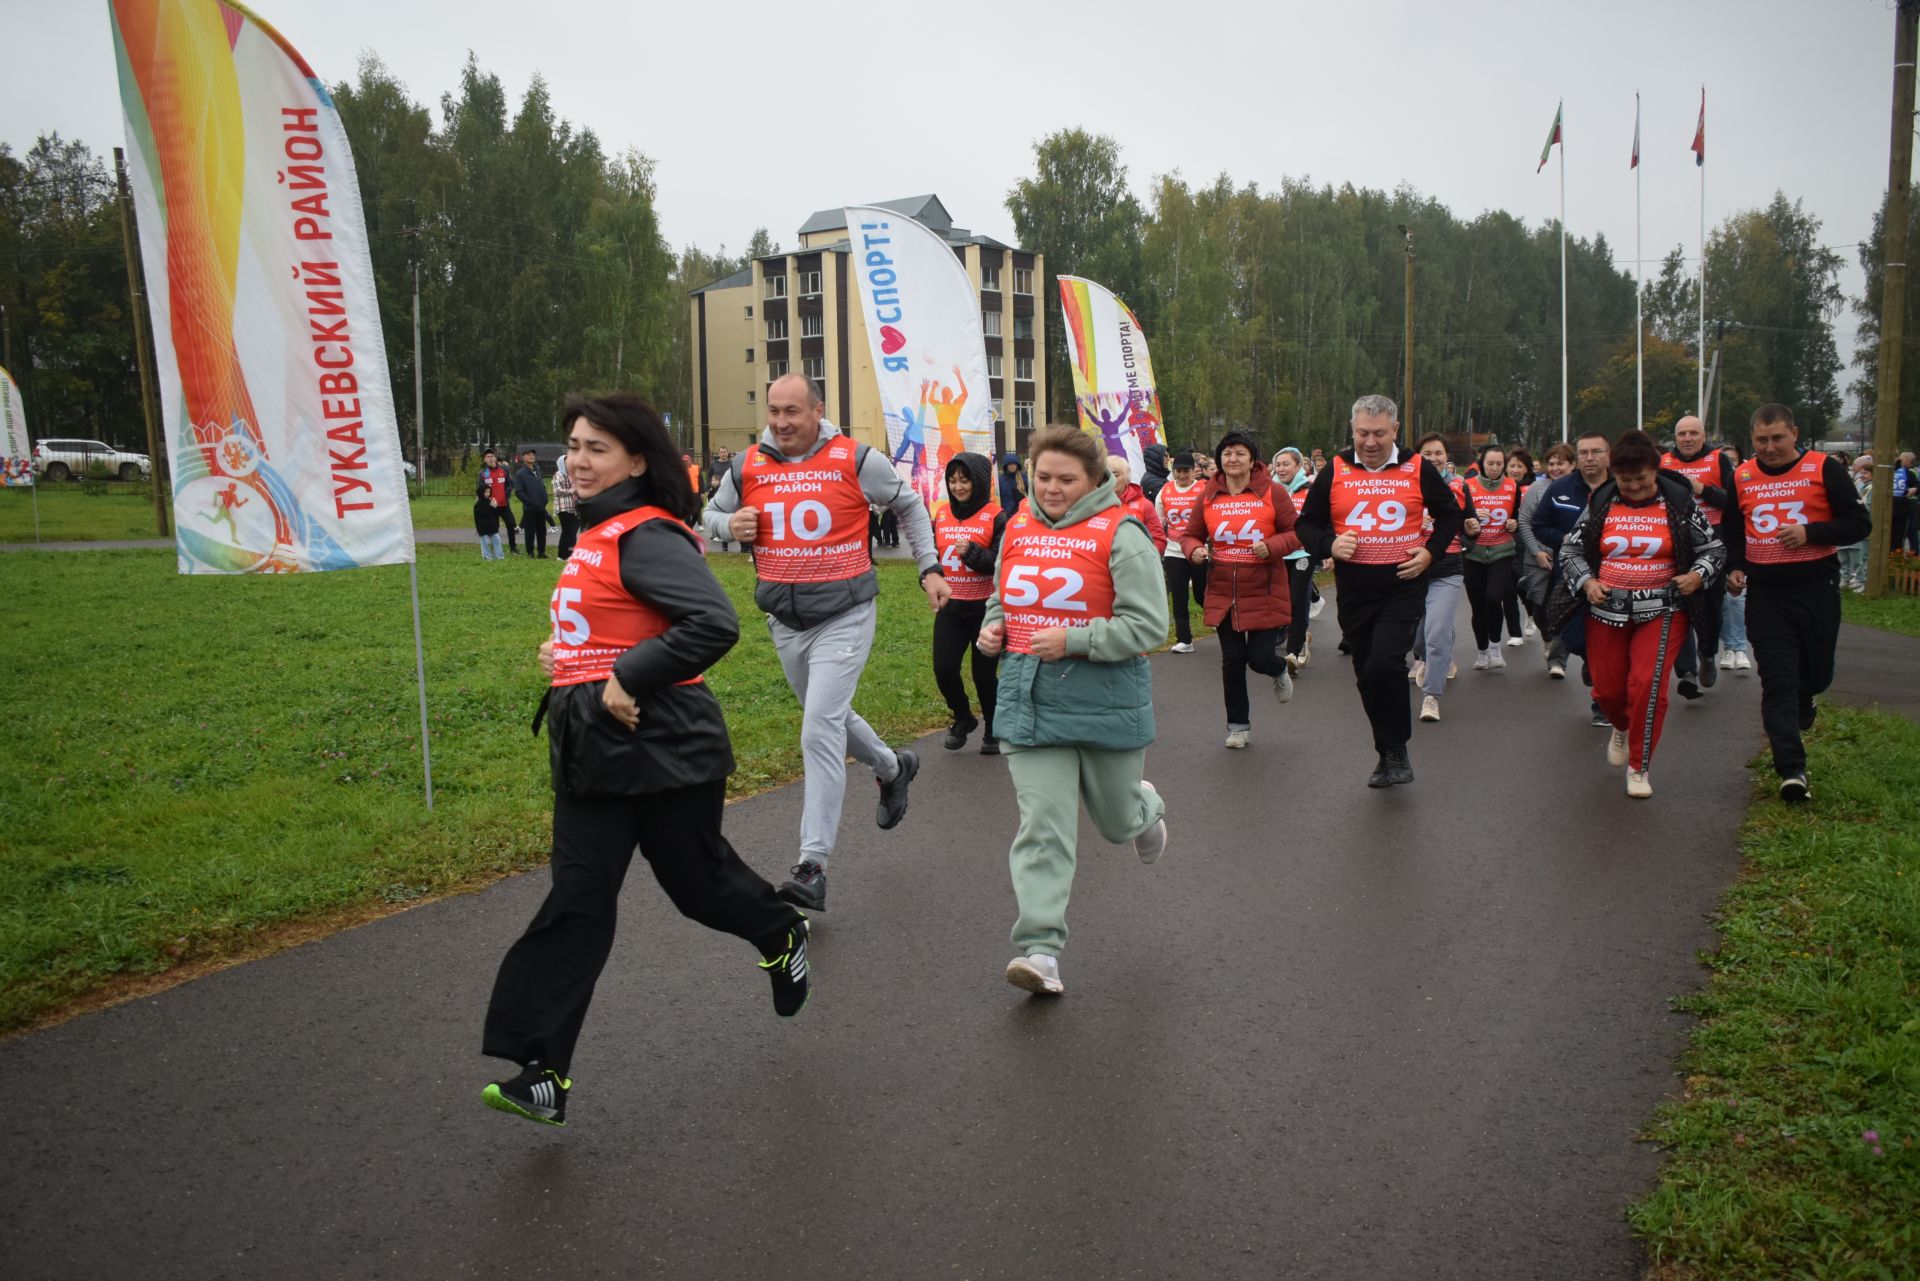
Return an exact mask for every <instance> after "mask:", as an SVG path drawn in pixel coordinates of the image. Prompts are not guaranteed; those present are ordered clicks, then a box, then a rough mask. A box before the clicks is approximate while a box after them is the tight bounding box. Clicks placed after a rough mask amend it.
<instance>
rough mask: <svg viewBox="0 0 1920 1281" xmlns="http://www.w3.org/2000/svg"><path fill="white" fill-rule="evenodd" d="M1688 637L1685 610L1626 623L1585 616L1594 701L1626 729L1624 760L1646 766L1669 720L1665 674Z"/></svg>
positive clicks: (1617, 725)
mask: <svg viewBox="0 0 1920 1281" xmlns="http://www.w3.org/2000/svg"><path fill="white" fill-rule="evenodd" d="M1686 636H1687V615H1686V613H1685V612H1684V611H1681V612H1678V613H1672V614H1665V615H1662V616H1661V617H1659V618H1649V619H1644V620H1642V621H1639V622H1633V623H1627V624H1624V625H1621V624H1615V623H1603V622H1601V621H1600V620H1599V619H1597V618H1588V619H1587V670H1588V671H1589V672H1590V673H1592V675H1593V701H1594V702H1596V703H1598V704H1599V705H1600V710H1601V711H1603V712H1605V713H1606V715H1607V719H1608V720H1610V721H1612V722H1613V727H1614V728H1615V729H1621V730H1625V731H1626V732H1627V765H1628V767H1629V768H1631V769H1636V770H1645V769H1646V768H1647V763H1648V762H1649V761H1651V760H1652V759H1653V747H1654V744H1655V743H1658V742H1659V741H1660V725H1661V723H1662V722H1663V721H1665V720H1666V719H1667V674H1668V673H1669V672H1671V671H1672V670H1673V663H1674V660H1675V659H1676V658H1678V657H1679V655H1680V644H1681V642H1682V641H1683V640H1685V639H1686Z"/></svg>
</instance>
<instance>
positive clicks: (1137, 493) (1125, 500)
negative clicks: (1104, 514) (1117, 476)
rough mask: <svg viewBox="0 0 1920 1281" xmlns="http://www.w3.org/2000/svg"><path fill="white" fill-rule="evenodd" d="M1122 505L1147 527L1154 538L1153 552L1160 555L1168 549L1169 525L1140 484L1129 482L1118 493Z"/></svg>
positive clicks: (1129, 513)
mask: <svg viewBox="0 0 1920 1281" xmlns="http://www.w3.org/2000/svg"><path fill="white" fill-rule="evenodd" d="M1117 496H1118V498H1119V499H1120V505H1121V506H1122V507H1124V508H1126V509H1127V514H1128V515H1130V516H1138V517H1139V518H1140V523H1141V524H1142V525H1145V526H1146V527H1147V533H1148V534H1149V535H1150V536H1151V537H1152V538H1153V554H1154V555H1156V556H1158V555H1160V554H1161V553H1162V552H1164V551H1166V550H1167V527H1166V523H1165V522H1164V521H1162V520H1161V519H1160V509H1159V508H1157V507H1155V506H1154V505H1153V502H1152V500H1151V499H1149V498H1148V497H1147V494H1146V491H1145V490H1143V489H1141V488H1140V486H1138V485H1136V484H1133V483H1132V482H1128V484H1127V487H1126V488H1125V489H1123V490H1121V491H1120V493H1119V494H1118V495H1117Z"/></svg>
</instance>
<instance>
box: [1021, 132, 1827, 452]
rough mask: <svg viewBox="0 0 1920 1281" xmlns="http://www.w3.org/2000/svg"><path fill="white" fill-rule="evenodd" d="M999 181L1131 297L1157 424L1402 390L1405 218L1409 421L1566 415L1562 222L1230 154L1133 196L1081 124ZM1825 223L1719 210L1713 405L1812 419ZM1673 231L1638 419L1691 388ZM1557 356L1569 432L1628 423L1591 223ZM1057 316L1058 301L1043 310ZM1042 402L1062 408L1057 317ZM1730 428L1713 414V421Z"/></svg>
mask: <svg viewBox="0 0 1920 1281" xmlns="http://www.w3.org/2000/svg"><path fill="white" fill-rule="evenodd" d="M1034 159H1035V169H1034V174H1033V176H1032V177H1029V178H1026V179H1023V180H1022V181H1020V182H1019V183H1017V184H1016V185H1015V186H1014V188H1013V189H1012V190H1011V191H1010V192H1009V194H1008V197H1007V208H1008V211H1009V212H1010V213H1011V214H1012V215H1013V219H1014V225H1015V228H1016V230H1017V233H1018V237H1019V239H1020V242H1021V244H1022V245H1023V246H1024V247H1027V248H1032V249H1037V250H1040V251H1042V252H1044V253H1045V254H1046V255H1047V268H1048V272H1049V280H1048V282H1047V293H1048V299H1049V302H1050V304H1051V305H1054V306H1056V307H1057V297H1056V293H1055V289H1054V283H1053V282H1054V279H1055V278H1057V276H1058V275H1062V274H1070V275H1084V276H1091V277H1093V278H1094V279H1097V280H1100V281H1101V282H1102V283H1104V284H1107V285H1108V286H1109V287H1111V288H1113V289H1114V290H1115V291H1116V292H1117V293H1119V294H1120V296H1121V297H1122V298H1124V299H1125V300H1126V301H1127V302H1128V303H1129V304H1130V305H1131V306H1132V307H1133V309H1134V311H1135V312H1136V313H1137V314H1138V315H1139V316H1140V320H1141V323H1142V325H1144V326H1145V328H1146V331H1147V335H1148V338H1149V340H1150V341H1151V344H1152V353H1153V362H1154V372H1155V375H1156V377H1157V378H1158V380H1159V384H1160V393H1161V400H1162V405H1163V408H1164V410H1165V412H1166V415H1167V421H1168V427H1169V434H1170V436H1171V437H1172V439H1174V440H1175V441H1186V440H1201V441H1204V440H1210V439H1212V438H1214V437H1217V436H1218V435H1219V434H1220V432H1221V431H1222V430H1223V429H1224V428H1225V427H1226V426H1228V425H1233V426H1244V427H1249V428H1251V429H1253V430H1254V431H1256V432H1258V433H1259V434H1260V438H1261V439H1262V440H1270V441H1272V442H1274V443H1275V444H1279V443H1282V442H1284V441H1293V442H1297V443H1300V444H1303V445H1312V444H1327V443H1330V442H1331V441H1332V440H1333V439H1334V438H1335V437H1336V435H1338V434H1339V432H1340V430H1341V428H1342V424H1344V422H1345V420H1346V414H1347V410H1348V407H1349V406H1350V405H1351V403H1352V401H1353V399H1354V397H1355V396H1356V395H1358V394H1360V393H1362V392H1367V391H1385V392H1387V393H1389V394H1392V395H1394V396H1395V398H1396V399H1398V397H1399V393H1400V388H1401V386H1402V380H1403V375H1404V371H1405V360H1406V355H1407V353H1406V349H1405V348H1406V343H1405V331H1404V308H1405V304H1406V284H1405V257H1404V248H1405V239H1404V236H1403V233H1402V231H1401V230H1400V229H1401V228H1402V227H1407V228H1411V229H1412V232H1413V237H1414V248H1415V253H1416V279H1415V285H1414V303H1415V325H1414V350H1413V361H1414V403H1413V405H1412V406H1411V408H1410V410H1406V411H1403V416H1404V417H1405V418H1407V419H1408V420H1409V421H1410V422H1412V423H1413V424H1414V425H1415V426H1416V427H1417V428H1418V429H1419V430H1422V431H1428V430H1437V431H1444V432H1450V433H1465V432H1467V431H1469V430H1470V431H1473V432H1475V433H1483V434H1488V435H1491V436H1493V437H1495V438H1497V439H1500V440H1506V441H1525V442H1529V443H1532V444H1535V445H1539V444H1543V443H1545V442H1546V441H1548V440H1550V439H1556V438H1557V437H1558V435H1559V430H1560V363H1561V361H1560V283H1559V282H1560V260H1559V253H1560V248H1559V228H1558V225H1557V224H1556V223H1552V222H1549V223H1546V224H1543V225H1540V226H1536V227H1529V226H1527V225H1526V224H1525V223H1524V222H1522V221H1521V220H1519V219H1517V218H1515V217H1513V216H1512V215H1510V214H1507V213H1504V212H1500V211H1493V212H1488V213H1484V214H1481V215H1479V216H1478V217H1476V218H1474V219H1472V220H1470V221H1462V220H1461V219H1459V218H1457V217H1455V216H1454V215H1453V214H1452V213H1451V212H1450V211H1449V210H1448V209H1447V208H1446V207H1445V206H1443V205H1441V204H1439V203H1438V202H1436V201H1434V200H1431V199H1429V198H1426V197H1423V196H1421V195H1420V194H1419V193H1418V192H1415V191H1413V190H1411V189H1409V188H1401V189H1400V190H1397V191H1394V192H1391V193H1389V192H1382V191H1373V190H1367V189H1357V188H1354V187H1353V186H1351V185H1341V186H1332V185H1326V184H1322V185H1317V186H1316V185H1314V184H1313V183H1311V182H1308V181H1304V180H1302V181H1291V180H1290V181H1287V182H1284V183H1282V184H1281V186H1280V188H1279V189H1278V190H1275V191H1263V190H1262V189H1260V188H1259V187H1258V186H1256V185H1251V184H1249V185H1236V184H1235V183H1234V182H1233V181H1232V179H1231V178H1229V177H1228V176H1226V175H1224V174H1223V175H1221V176H1220V177H1218V178H1216V179H1215V180H1214V181H1212V182H1211V183H1208V184H1205V185H1199V184H1193V183H1190V182H1189V181H1187V180H1186V179H1185V178H1184V177H1182V176H1181V175H1179V174H1172V175H1167V176H1163V177H1160V178H1157V179H1156V180H1155V181H1154V183H1153V186H1152V188H1151V192H1150V196H1149V200H1148V203H1147V204H1146V205H1144V206H1143V205H1142V204H1141V203H1140V202H1139V201H1137V200H1136V199H1135V197H1134V196H1133V195H1132V194H1131V188H1130V186H1129V184H1128V181H1127V172H1126V168H1125V166H1124V165H1123V163H1122V160H1121V154H1120V148H1119V146H1118V145H1117V144H1116V143H1115V142H1114V141H1113V140H1112V139H1110V138H1104V137H1094V136H1090V135H1088V134H1086V133H1084V132H1082V131H1080V130H1067V131H1063V132H1060V133H1056V134H1054V135H1052V136H1050V137H1048V138H1046V139H1044V140H1042V141H1041V142H1040V143H1038V144H1037V145H1036V146H1035V148H1034ZM1819 229H1820V227H1819V223H1818V221H1817V220H1815V219H1813V218H1812V217H1811V216H1810V215H1808V214H1806V213H1805V212H1804V211H1803V210H1802V209H1801V207H1800V206H1799V205H1798V204H1797V203H1792V204H1790V203H1789V202H1788V201H1787V200H1786V198H1785V197H1784V196H1776V197H1775V198H1774V200H1773V202H1772V203H1771V204H1770V205H1768V207H1767V208H1765V209H1762V210H1749V211H1743V212H1740V213H1737V214H1735V215H1733V216H1732V217H1730V218H1728V219H1727V220H1726V221H1725V222H1724V223H1723V224H1722V225H1721V226H1720V227H1719V229H1718V230H1717V231H1716V232H1715V233H1714V234H1713V235H1712V236H1710V237H1709V241H1708V248H1707V272H1708V281H1709V286H1708V295H1707V344H1708V350H1709V357H1710V358H1711V355H1712V353H1713V352H1714V351H1715V350H1716V349H1717V350H1718V351H1719V352H1720V357H1721V361H1722V364H1723V366H1724V368H1725V371H1726V372H1725V403H1724V406H1723V412H1724V415H1725V416H1726V421H1727V422H1730V423H1744V422H1745V421H1746V418H1747V416H1748V415H1750V414H1751V412H1752V410H1753V408H1754V407H1755V406H1757V405H1758V404H1760V403H1761V402H1763V401H1765V400H1773V399H1779V400H1785V401H1789V402H1791V403H1793V404H1794V405H1795V407H1796V408H1797V409H1799V410H1800V411H1801V412H1802V414H1803V416H1804V418H1805V421H1806V422H1807V423H1808V424H1809V426H1810V427H1811V428H1812V429H1813V430H1816V431H1817V430H1819V429H1821V428H1822V427H1824V426H1825V424H1826V423H1827V421H1828V420H1830V419H1831V418H1833V417H1834V416H1836V415H1837V414H1838V412H1839V408H1840V404H1839V399H1840V398H1839V390H1838V387H1837V386H1836V384H1835V381H1834V380H1835V375H1836V374H1837V373H1838V371H1839V368H1840V364H1839V360H1838V358H1837V356H1836V354H1835V351H1834V343H1833V334H1832V321H1833V319H1834V316H1835V313H1836V312H1837V310H1838V307H1839V304H1840V301H1841V299H1840V294H1839V289H1838V285H1837V283H1836V279H1837V271H1838V268H1839V262H1840V260H1839V258H1838V257H1837V256H1836V255H1835V254H1833V253H1832V252H1831V251H1829V250H1827V249H1824V248H1822V247H1821V246H1820V245H1819V244H1818V232H1819ZM1691 266H1692V264H1691V263H1690V262H1688V261H1687V260H1686V259H1685V258H1684V257H1683V256H1682V251H1680V250H1678V249H1676V250H1675V251H1674V252H1673V253H1672V254H1671V255H1669V257H1668V259H1667V261H1666V264H1665V271H1664V272H1663V273H1662V275H1661V276H1660V278H1658V279H1654V280H1649V281H1648V285H1647V290H1646V301H1645V307H1646V323H1647V327H1648V331H1649V337H1648V342H1647V353H1646V377H1647V396H1646V402H1645V403H1646V421H1647V423H1648V424H1649V425H1651V426H1653V427H1655V428H1656V429H1657V428H1662V427H1668V426H1671V424H1672V422H1673V420H1674V419H1675V418H1676V417H1678V416H1679V414H1681V413H1683V412H1691V411H1692V409H1693V407H1694V401H1695V389H1694V383H1695V378H1694V363H1693V362H1694V361H1695V359H1696V354H1697V350H1698V326H1697V323H1696V322H1697V317H1695V315H1694V311H1695V309H1696V308H1697V307H1698V300H1699V294H1698V291H1697V288H1696V286H1695V284H1694V281H1693V278H1692V274H1691ZM1567 281H1568V289H1567V296H1568V304H1567V306H1568V323H1567V330H1568V360H1567V364H1568V368H1569V371H1570V379H1569V381H1570V384H1571V386H1570V390H1571V396H1570V399H1571V411H1572V412H1571V417H1572V423H1573V426H1574V428H1575V429H1576V430H1581V429H1587V428H1597V429H1600V430H1604V431H1607V432H1609V433H1614V432H1618V431H1620V430H1623V429H1625V428H1626V427H1628V426H1631V425H1632V424H1633V422H1634V405H1635V397H1634V284H1633V277H1632V271H1631V265H1630V264H1624V263H1623V264H1619V265H1616V263H1615V261H1614V254H1613V250H1612V249H1611V247H1610V246H1609V245H1608V244H1607V242H1606V240H1605V238H1604V237H1600V236H1595V237H1593V238H1591V239H1589V238H1586V237H1581V236H1572V235H1570V236H1569V237H1568V240H1567ZM1056 315H1057V313H1056ZM1049 332H1050V333H1052V334H1053V335H1054V342H1053V344H1052V350H1051V351H1050V352H1049V356H1050V360H1051V365H1050V375H1049V376H1050V386H1051V388H1052V398H1053V404H1052V405H1051V406H1050V414H1051V416H1052V417H1053V418H1054V419H1056V420H1060V419H1064V418H1066V417H1068V416H1069V415H1070V414H1071V413H1072V408H1071V404H1072V382H1071V377H1070V374H1069V371H1068V366H1067V360H1066V349H1065V341H1064V335H1063V333H1062V330H1061V328H1060V326H1059V324H1058V323H1055V324H1053V325H1052V326H1050V327H1049ZM1724 430H1725V429H1724V428H1723V432H1724Z"/></svg>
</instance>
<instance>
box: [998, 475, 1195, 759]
mask: <svg viewBox="0 0 1920 1281" xmlns="http://www.w3.org/2000/svg"><path fill="white" fill-rule="evenodd" d="M1119 505H1120V500H1119V498H1118V497H1116V496H1115V494H1114V492H1113V482H1112V481H1111V480H1109V481H1106V482H1104V483H1102V484H1101V485H1100V486H1099V487H1098V488H1096V489H1095V490H1093V492H1091V493H1089V494H1087V495H1086V496H1085V497H1083V498H1081V500H1080V501H1079V502H1077V503H1075V504H1074V505H1073V506H1072V507H1071V508H1069V509H1068V510H1067V513H1066V515H1064V516H1063V517H1061V518H1060V519H1059V520H1058V521H1052V520H1048V519H1047V516H1046V513H1045V512H1043V511H1041V510H1040V505H1039V504H1038V503H1032V504H1029V508H1030V510H1031V512H1032V515H1033V518H1034V519H1035V520H1037V521H1039V522H1040V523H1041V524H1043V525H1045V526H1046V527H1047V528H1049V529H1066V528H1068V527H1070V526H1073V525H1078V524H1080V523H1081V522H1082V521H1085V520H1087V519H1088V518H1089V517H1092V516H1097V515H1099V514H1100V513H1101V512H1103V511H1107V510H1108V509H1110V508H1116V507H1118V506H1119ZM1002 550H1004V546H1003V548H1002ZM1107 564H1108V566H1109V568H1110V569H1111V571H1112V574H1113V617H1111V618H1095V619H1090V620H1088V623H1087V626H1085V627H1075V628H1072V629H1070V630H1069V631H1068V632H1067V656H1066V657H1065V658H1063V659H1060V660H1059V661H1058V662H1052V663H1048V662H1042V661H1041V660H1040V659H1038V658H1036V657H1034V656H1033V655H1032V654H1014V653H1006V654H1003V655H1002V656H1001V658H1000V689H999V693H998V694H997V696H996V698H995V701H994V708H993V730H994V733H995V734H996V735H997V736H998V737H999V739H1000V741H1001V742H1002V743H1003V744H1005V745H1007V746H1009V747H1012V748H1014V749H1015V750H1018V749H1019V748H1022V747H1091V748H1104V749H1106V750H1109V751H1133V750H1135V749H1138V748H1142V747H1145V746H1147V745H1148V744H1149V743H1151V742H1153V737H1154V721H1153V670H1152V667H1151V666H1150V665H1149V664H1148V662H1147V659H1146V653H1147V651H1148V650H1151V649H1156V648H1158V647H1159V646H1160V645H1162V644H1164V643H1165V642H1166V639H1167V622H1168V614H1167V580H1166V577H1165V575H1164V573H1163V571H1162V570H1161V568H1160V557H1159V554H1158V553H1156V552H1155V551H1154V550H1153V541H1152V540H1151V539H1150V538H1148V537H1147V531H1146V529H1145V528H1144V527H1143V526H1141V524H1140V523H1139V522H1138V521H1137V520H1132V519H1128V520H1125V521H1123V522H1121V525H1120V528H1119V530H1117V531H1116V532H1115V534H1114V536H1113V552H1112V555H1111V556H1110V557H1109V559H1108V561H1107ZM998 577H999V572H998V568H997V567H996V569H995V578H996V580H997V579H998ZM1003 617H1004V615H1003V612H1002V609H1001V604H1000V593H999V592H998V591H997V590H996V591H995V592H994V594H993V596H992V597H991V598H989V600H988V601H987V613H986V617H985V619H984V620H983V625H984V626H986V627H993V626H995V625H998V624H1001V622H1002V620H1003Z"/></svg>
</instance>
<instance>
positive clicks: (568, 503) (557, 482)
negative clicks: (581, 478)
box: [553, 454, 580, 560]
mask: <svg viewBox="0 0 1920 1281" xmlns="http://www.w3.org/2000/svg"><path fill="white" fill-rule="evenodd" d="M573 503H574V498H573V477H571V476H569V475H568V474H567V456H566V455H565V454H562V455H560V457H559V459H558V460H557V461H556V462H555V463H554V464H553V510H554V511H555V512H556V513H557V514H558V515H559V517H560V546H558V547H557V548H555V549H554V555H556V556H558V557H559V558H560V559H561V560H565V559H567V557H569V556H571V555H573V541H574V539H576V538H578V537H579V535H580V517H579V516H578V515H576V514H575V512H574V509H573Z"/></svg>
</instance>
